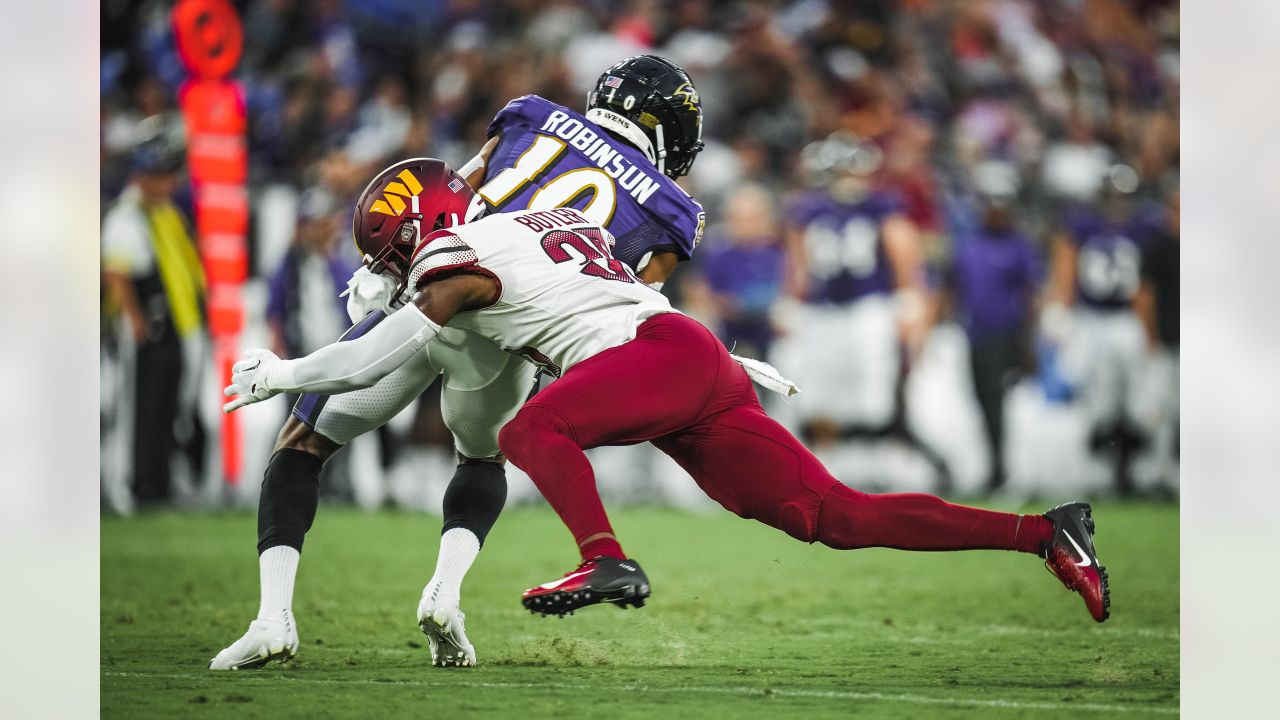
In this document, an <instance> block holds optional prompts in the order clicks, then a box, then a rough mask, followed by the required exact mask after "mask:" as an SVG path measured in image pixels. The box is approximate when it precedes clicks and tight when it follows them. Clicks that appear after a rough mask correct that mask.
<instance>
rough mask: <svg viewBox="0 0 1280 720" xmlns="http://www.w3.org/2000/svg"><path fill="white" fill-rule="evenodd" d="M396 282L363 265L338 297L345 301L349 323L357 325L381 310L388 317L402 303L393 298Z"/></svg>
mask: <svg viewBox="0 0 1280 720" xmlns="http://www.w3.org/2000/svg"><path fill="white" fill-rule="evenodd" d="M395 290H396V281H395V280H392V279H391V278H389V277H387V276H386V275H381V274H377V273H373V272H370V271H369V268H367V267H365V266H364V265H361V266H360V269H358V270H356V271H355V273H353V274H352V275H351V279H350V280H347V289H346V290H343V291H342V294H340V295H338V297H345V298H346V299H347V315H348V316H349V317H350V318H351V322H353V323H358V322H360V321H361V320H363V319H364V317H365V316H366V315H368V314H369V313H371V312H373V311H374V310H382V311H383V312H385V313H387V314H388V315H390V314H391V313H392V312H394V311H395V310H396V309H397V308H398V307H399V306H400V305H403V304H404V303H403V302H399V300H400V298H397V297H395V295H394V294H393V293H395Z"/></svg>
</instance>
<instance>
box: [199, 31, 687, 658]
mask: <svg viewBox="0 0 1280 720" xmlns="http://www.w3.org/2000/svg"><path fill="white" fill-rule="evenodd" d="M488 132H489V140H488V142H487V143H486V144H485V145H484V147H483V148H482V149H481V151H480V153H479V154H478V155H477V156H476V158H475V159H473V160H472V161H471V162H470V163H468V164H467V165H465V166H464V167H463V168H462V170H461V171H460V172H459V173H458V174H457V175H454V176H452V177H451V178H447V179H445V185H446V186H447V187H449V188H450V189H451V190H453V192H454V193H457V194H458V197H463V196H464V195H465V196H467V197H470V193H461V192H460V191H461V190H462V188H463V184H464V180H465V183H466V184H469V185H470V186H471V187H473V188H475V189H476V191H477V193H478V195H477V197H476V198H474V199H473V200H469V201H468V202H466V203H462V204H455V205H456V206H450V207H446V208H445V210H444V211H442V212H439V213H437V214H436V215H434V216H431V217H427V216H424V215H422V214H421V213H420V212H419V208H418V207H417V196H418V193H419V192H420V191H421V189H422V186H423V185H424V184H425V183H427V182H428V180H429V178H425V177H417V176H415V175H414V174H413V173H412V172H410V171H406V172H407V173H408V175H407V177H402V178H400V180H399V181H398V183H397V184H392V185H389V186H388V187H387V188H386V191H385V192H384V193H383V194H382V196H381V197H380V198H379V199H378V202H376V203H374V205H373V207H372V209H371V211H370V213H369V217H371V218H374V219H380V220H383V221H384V222H385V223H386V228H387V231H388V232H391V231H394V232H397V233H402V234H401V235H398V236H397V238H396V242H392V243H389V244H388V246H387V248H386V249H387V252H389V253H391V254H392V255H395V254H397V253H398V254H401V255H404V256H406V257H407V256H408V255H410V254H412V252H413V250H414V246H415V243H416V242H417V240H418V239H419V238H421V237H425V236H426V235H428V234H430V233H431V232H432V231H433V230H438V229H441V228H443V227H451V226H454V225H459V224H461V223H463V222H465V221H468V220H471V219H474V218H475V217H477V216H479V215H481V214H483V213H487V212H488V213H492V212H503V211H514V210H523V209H535V210H537V209H551V208H556V207H573V208H577V209H578V210H580V211H581V212H582V213H583V215H584V216H586V217H587V218H588V219H590V220H593V221H595V222H598V223H599V224H601V225H602V226H604V227H606V228H607V229H608V230H609V231H610V233H612V235H614V236H615V237H616V238H617V244H616V246H615V247H614V248H612V252H613V255H614V257H616V258H617V259H618V260H621V261H622V262H624V263H626V264H627V265H628V266H630V268H631V269H632V270H633V271H635V273H636V275H637V277H638V278H639V279H640V280H642V281H643V282H645V283H648V284H650V285H652V286H655V287H660V286H661V284H662V283H663V282H665V281H666V279H667V278H668V277H669V276H670V274H671V272H672V270H673V269H674V268H675V265H676V263H677V262H679V261H681V260H687V259H689V256H690V254H691V253H692V252H693V250H694V248H695V247H697V245H698V243H699V241H700V240H701V238H702V231H703V225H704V222H705V220H704V216H703V212H702V207H701V206H700V205H699V204H698V203H697V202H696V201H694V200H693V199H692V198H691V197H689V195H688V194H686V193H685V192H684V190H682V189H681V188H680V187H679V186H678V185H676V183H675V179H676V178H678V177H680V176H682V175H685V174H686V173H688V171H689V168H690V167H691V166H692V165H693V161H694V159H695V158H696V157H697V155H698V153H699V152H700V151H701V150H702V146H703V144H702V106H701V100H700V98H699V96H698V92H697V90H696V89H695V88H694V86H693V82H692V80H691V79H690V78H689V76H688V74H687V73H685V71H684V70H682V69H681V68H680V67H679V66H677V65H675V64H674V63H671V62H669V61H667V60H665V59H663V58H660V57H656V56H652V55H641V56H636V57H632V58H628V59H626V60H623V61H622V62H619V63H618V64H616V65H614V66H613V67H611V68H609V69H608V70H606V71H605V72H604V74H602V75H601V76H600V79H599V80H598V82H597V83H596V86H595V88H594V89H593V90H592V91H591V92H590V93H589V95H588V100H587V109H586V112H585V113H578V112H576V111H574V110H571V109H569V108H566V107H563V106H561V105H557V104H555V103H552V102H550V101H548V100H545V99H543V98H540V97H537V96H535V95H526V96H524V97H521V98H517V99H515V100H513V101H511V102H510V103H509V104H508V105H507V106H506V107H505V108H503V109H502V110H501V111H500V112H499V113H498V115H497V116H496V117H495V118H494V120H493V122H492V124H490V126H489V131H488ZM394 259H395V258H394V257H392V256H388V257H377V258H371V257H366V258H365V267H363V268H362V269H361V270H360V271H359V272H357V274H356V276H355V277H353V278H352V280H351V282H350V288H349V290H350V293H351V297H350V300H349V302H348V306H347V307H348V312H349V313H350V314H351V315H352V320H353V321H354V322H355V323H356V324H355V325H354V326H353V327H352V328H351V329H349V330H348V331H347V332H346V333H345V334H344V335H343V338H342V339H344V340H350V339H353V338H357V337H361V336H363V335H364V334H366V333H367V332H368V331H369V330H370V329H371V328H372V327H374V326H375V325H376V324H378V323H379V322H380V321H381V320H382V318H383V317H385V313H386V312H388V311H392V310H394V309H396V308H397V307H399V306H400V305H402V304H403V303H404V302H405V301H406V300H407V293H406V292H405V288H404V278H395V277H394V273H393V272H390V270H391V269H392V268H395V267H396V266H397V263H396V262H394ZM441 373H443V374H444V382H443V388H442V391H441V409H442V412H443V415H444V420H445V424H446V425H447V426H448V427H449V429H450V431H451V432H452V433H453V436H454V442H455V449H456V450H457V453H458V460H459V464H458V467H457V469H456V471H455V474H454V476H453V479H452V480H451V481H450V483H449V487H448V489H447V490H446V492H445V496H444V507H443V515H444V527H443V529H442V537H441V542H440V554H439V558H438V560H437V564H436V572H435V575H434V576H433V577H432V578H431V580H430V581H429V582H428V583H427V585H426V587H425V588H424V590H423V595H422V600H421V602H420V603H419V606H418V623H419V626H420V628H421V629H422V631H423V632H424V633H425V634H426V635H427V639H428V641H429V644H430V646H431V654H432V662H433V664H436V665H454V666H468V665H474V664H475V649H474V647H473V646H472V645H471V643H470V641H468V640H467V637H466V634H465V629H464V626H463V619H464V616H463V614H462V612H461V610H460V609H459V604H460V595H461V585H462V579H463V577H464V576H465V575H466V573H467V571H468V570H469V569H470V567H471V564H472V563H473V562H474V561H475V558H476V556H477V554H478V553H479V550H480V547H481V545H482V543H483V542H484V538H485V536H486V534H487V533H488V531H489V529H490V528H492V526H493V524H494V522H495V521H496V520H497V518H498V515H499V514H500V513H501V511H502V506H503V504H504V503H505V502H506V494H507V485H506V475H505V470H504V467H503V466H504V464H505V459H504V458H503V456H502V454H501V453H500V452H499V449H498V442H497V435H498V431H499V429H501V427H502V426H503V425H504V424H505V423H506V422H507V420H509V419H510V418H511V417H512V416H513V415H514V414H515V412H516V411H517V410H518V409H519V407H520V405H521V403H522V402H523V401H524V399H525V398H526V397H527V396H528V394H529V391H530V389H531V387H532V386H533V382H534V375H535V370H534V367H533V365H531V364H529V363H527V362H525V361H524V360H521V359H520V358H515V357H513V356H511V355H508V354H507V353H505V352H503V351H502V350H501V349H499V348H498V347H497V346H496V345H494V344H493V343H491V342H489V341H488V340H485V339H483V338H477V337H472V336H469V335H468V334H466V333H465V331H458V330H454V331H451V332H450V333H443V334H441V335H440V337H439V338H437V339H436V340H435V341H433V342H431V343H429V344H428V345H427V346H426V347H424V348H423V349H422V350H421V351H420V352H419V353H417V355H416V356H415V357H414V358H413V359H412V360H411V361H410V362H408V363H406V364H405V365H404V366H402V368H400V369H399V370H397V371H396V372H395V373H392V374H391V375H389V376H388V377H386V378H384V379H383V380H382V381H380V382H379V383H378V384H376V385H374V386H373V387H370V388H366V389H364V390H360V391H356V392H349V393H344V394H341V395H335V396H332V397H328V396H320V395H315V394H310V395H303V396H302V397H301V398H300V399H299V401H298V403H297V405H295V407H294V409H293V412H292V414H291V416H290V417H289V418H288V420H287V421H286V422H285V425H284V427H283V428H282V429H281V431H280V434H279V437H278V438H277V440H276V445H275V449H274V451H273V455H272V457H271V462H270V464H269V465H268V467H267V470H266V473H265V477H264V478H263V482H262V494H261V496H260V499H259V504H258V552H259V569H260V578H261V590H262V596H261V605H260V607H259V611H258V617H257V619H256V620H254V621H253V622H252V623H251V624H250V626H249V631H248V632H247V633H245V635H244V636H243V637H241V638H240V639H239V640H237V641H236V642H235V643H234V644H232V645H231V646H230V647H228V648H226V649H225V650H223V651H222V652H220V653H219V654H218V656H217V657H215V658H214V659H213V660H212V661H211V663H210V668H213V669H232V668H242V667H256V666H260V665H263V664H265V663H267V662H268V661H270V660H273V659H287V658H289V657H292V656H293V655H294V654H295V653H296V651H297V647H298V640H297V637H298V636H297V628H296V623H295V621H294V618H293V615H292V597H293V586H294V579H295V577H296V574H297V566H298V561H299V557H300V553H301V550H302V543H303V538H304V536H305V534H306V532H307V531H308V530H310V528H311V524H312V522H313V520H314V519H315V515H316V509H317V505H318V478H319V475H320V469H321V467H322V465H323V464H324V462H325V461H326V460H328V458H329V457H330V456H332V455H333V453H334V452H336V451H337V450H338V449H339V448H341V447H342V446H343V445H344V444H346V443H347V442H350V441H351V439H353V438H354V437H356V436H358V435H360V434H362V433H365V432H368V431H369V430H373V429H375V428H377V427H378V426H380V425H382V424H383V423H385V422H386V421H387V420H389V419H390V418H392V417H393V416H395V415H396V413H398V412H399V411H400V410H401V409H403V408H404V407H405V406H407V405H408V404H409V403H410V402H412V401H413V400H414V399H415V398H416V397H418V396H419V395H421V393H422V392H423V391H424V390H426V388H427V387H428V386H429V385H430V384H431V383H432V382H434V380H435V378H436V376H437V375H440V374H441Z"/></svg>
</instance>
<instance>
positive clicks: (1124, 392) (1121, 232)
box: [1041, 166, 1154, 494]
mask: <svg viewBox="0 0 1280 720" xmlns="http://www.w3.org/2000/svg"><path fill="white" fill-rule="evenodd" d="M1120 167H1123V166H1120ZM1126 170H1127V171H1128V172H1127V173H1126V172H1124V171H1126ZM1132 172H1133V171H1132V170H1130V169H1128V168H1123V170H1121V169H1120V168H1119V167H1118V168H1117V169H1116V170H1115V171H1113V173H1112V176H1111V178H1110V179H1109V181H1108V184H1107V186H1106V192H1105V197H1104V199H1103V201H1102V203H1101V207H1100V209H1099V210H1097V211H1095V210H1091V209H1088V208H1077V209H1074V210H1072V211H1069V212H1068V214H1067V216H1066V221H1065V222H1064V224H1063V227H1062V228H1061V229H1060V231H1059V232H1057V233H1056V235H1055V237H1054V239H1053V249H1052V255H1051V267H1050V277H1049V287H1048V293H1047V295H1048V303H1047V305H1046V307H1045V309H1044V312H1043V315H1042V318H1041V325H1042V331H1043V332H1044V333H1045V334H1046V335H1047V336H1048V337H1049V338H1050V339H1051V340H1055V341H1057V342H1058V343H1059V344H1060V345H1061V346H1062V348H1063V355H1062V363H1063V369H1064V372H1065V373H1067V374H1068V375H1069V376H1070V377H1071V378H1073V379H1074V381H1075V382H1076V384H1077V385H1078V387H1079V394H1080V404H1081V406H1082V408H1083V410H1084V412H1085V413H1086V415H1087V418H1088V422H1089V426H1090V439H1089V446H1090V449H1091V450H1092V451H1093V452H1095V453H1098V454H1100V455H1103V456H1104V457H1109V458H1110V459H1111V460H1112V465H1113V468H1114V478H1113V479H1114V483H1115V488H1116V490H1117V491H1118V492H1120V493H1121V494H1129V493H1131V492H1133V490H1134V487H1133V475H1132V467H1133V459H1134V456H1135V455H1136V454H1137V453H1138V452H1139V451H1140V450H1141V449H1142V448H1143V447H1144V446H1145V445H1146V444H1147V442H1148V441H1149V432H1150V427H1143V425H1142V424H1141V422H1140V421H1141V412H1140V408H1141V405H1142V402H1143V396H1142V394H1143V392H1144V390H1145V389H1146V387H1147V386H1146V384H1145V383H1144V381H1143V378H1142V373H1143V371H1144V368H1145V367H1146V357H1147V353H1146V338H1145V336H1144V333H1143V328H1142V323H1141V321H1140V320H1139V319H1138V316H1137V314H1136V313H1135V312H1134V298H1135V297H1136V296H1137V294H1138V288H1139V285H1140V283H1141V280H1142V275H1141V273H1142V254H1143V250H1144V248H1145V247H1146V246H1147V244H1148V241H1149V239H1150V236H1151V234H1152V232H1153V229H1154V226H1153V224H1152V218H1150V217H1148V216H1147V215H1146V214H1144V213H1142V212H1140V211H1139V210H1140V208H1136V207H1135V205H1134V203H1133V202H1132V200H1131V198H1130V197H1129V194H1130V193H1131V192H1132V191H1133V190H1134V185H1133V183H1135V182H1136V180H1134V179H1132V178H1131V177H1130V176H1129V174H1130V173H1132Z"/></svg>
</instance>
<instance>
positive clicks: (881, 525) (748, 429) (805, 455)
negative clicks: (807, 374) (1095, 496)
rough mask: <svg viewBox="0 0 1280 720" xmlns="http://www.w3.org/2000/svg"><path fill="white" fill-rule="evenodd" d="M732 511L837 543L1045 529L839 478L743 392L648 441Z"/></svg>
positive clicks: (993, 536)
mask: <svg viewBox="0 0 1280 720" xmlns="http://www.w3.org/2000/svg"><path fill="white" fill-rule="evenodd" d="M654 445H656V446H657V447H658V448H659V449H661V450H662V451H663V452H666V453H667V454H668V455H670V456H671V457H672V458H673V459H675V461H676V462H677V463H679V464H680V466H681V467H683V468H684V469H685V470H686V471H687V472H688V473H689V474H690V475H691V476H693V479H694V480H695V481H696V482H697V483H698V484H699V486H701V487H702V488H703V490H704V491H706V493H707V494H708V495H710V496H711V497H712V498H713V499H714V500H716V501H717V502H719V503H720V504H721V505H723V506H724V507H725V508H727V509H728V510H730V511H731V512H733V513H735V514H737V515H739V516H742V517H745V518H751V519H755V520H759V521H760V522H763V523H765V524H766V525H769V526H771V527H775V528H777V529H779V530H782V531H783V532H785V533H787V534H788V535H791V536H792V537H794V538H797V539H799V540H803V541H805V542H821V543H823V544H824V545H827V546H829V547H833V548H836V549H841V550H849V549H854V548H865V547H888V548H897V549H901V550H979V549H995V550H1019V551H1022V552H1030V553H1035V552H1038V551H1039V550H1040V545H1041V543H1043V542H1045V541H1047V540H1048V539H1049V537H1050V534H1051V529H1052V528H1051V525H1050V523H1048V522H1047V521H1046V520H1045V519H1044V517H1042V516H1038V515H1016V514H1012V513H1003V512H994V511H991V510H983V509H980V508H973V507H966V506H963V505H955V504H952V503H948V502H946V501H945V500H943V499H941V498H939V497H936V496H933V495H925V494H921V493H894V494H886V495H871V494H867V493H861V492H858V491H856V490H852V489H850V488H849V487H847V486H845V485H844V484H842V483H841V482H839V481H838V480H836V479H835V478H834V477H833V476H832V475H831V474H830V473H829V472H827V469H826V468H825V467H823V466H822V463H821V462H819V461H818V459H817V458H816V457H815V456H814V455H813V453H811V452H810V451H809V450H808V448H806V447H805V446H804V445H802V444H801V443H800V441H799V440H797V439H796V438H795V437H794V436H792V435H791V434H790V433H789V432H787V431H786V429H785V428H783V427H782V426H781V425H779V424H778V423H777V422H775V421H774V420H773V419H772V418H770V417H769V416H768V415H766V414H765V413H764V410H763V409H761V408H760V406H759V404H758V403H755V402H751V401H748V402H746V403H743V404H742V405H739V406H737V407H734V408H731V409H729V410H727V411H725V412H723V413H720V414H718V415H716V416H714V417H711V418H708V419H707V420H704V421H702V422H700V423H698V424H697V425H696V426H695V427H693V428H690V429H688V430H684V431H681V432H679V433H677V434H676V435H674V436H671V437H666V438H662V439H660V440H658V441H656V442H655V443H654Z"/></svg>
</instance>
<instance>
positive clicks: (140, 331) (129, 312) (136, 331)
mask: <svg viewBox="0 0 1280 720" xmlns="http://www.w3.org/2000/svg"><path fill="white" fill-rule="evenodd" d="M102 282H103V285H105V286H106V289H107V297H108V298H110V299H111V302H113V303H114V304H115V305H116V307H118V308H120V312H122V313H123V314H124V317H125V318H126V322H128V325H129V331H130V332H131V333H133V339H134V341H135V342H142V341H143V340H146V339H147V316H146V314H145V313H143V312H142V305H141V304H140V303H139V302H138V295H137V293H135V292H134V291H133V281H132V280H130V279H129V276H127V275H125V274H124V273H122V272H118V271H115V270H106V271H104V272H103V273H102Z"/></svg>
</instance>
